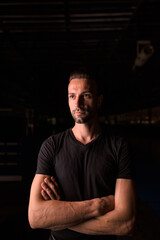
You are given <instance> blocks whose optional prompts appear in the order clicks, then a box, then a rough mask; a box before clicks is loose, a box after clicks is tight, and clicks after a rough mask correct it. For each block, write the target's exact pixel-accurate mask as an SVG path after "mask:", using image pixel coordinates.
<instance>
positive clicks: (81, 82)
mask: <svg viewBox="0 0 160 240" xmlns="http://www.w3.org/2000/svg"><path fill="white" fill-rule="evenodd" d="M72 91H91V92H96V91H97V86H96V83H95V81H93V80H90V79H87V78H74V79H72V80H71V81H70V83H69V85H68V92H72Z"/></svg>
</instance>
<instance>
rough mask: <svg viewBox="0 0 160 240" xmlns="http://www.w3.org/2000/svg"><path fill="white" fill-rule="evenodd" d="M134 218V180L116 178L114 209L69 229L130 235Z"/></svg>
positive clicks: (103, 233)
mask: <svg viewBox="0 0 160 240" xmlns="http://www.w3.org/2000/svg"><path fill="white" fill-rule="evenodd" d="M135 218H136V192H135V186H134V182H133V181H132V180H128V179H118V180H117V183H116V191H115V208H114V210H113V211H110V212H108V213H106V214H104V215H103V216H100V217H96V218H93V219H91V220H88V221H86V222H84V223H82V224H79V225H77V226H74V227H72V228H70V229H72V230H74V231H77V232H81V233H85V234H93V235H132V232H133V230H134V224H135Z"/></svg>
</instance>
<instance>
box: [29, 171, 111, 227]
mask: <svg viewBox="0 0 160 240" xmlns="http://www.w3.org/2000/svg"><path fill="white" fill-rule="evenodd" d="M46 177H49V176H46V175H41V174H36V175H35V177H34V180H33V183H32V186H31V192H30V200H29V207H28V218H29V223H30V226H31V227H32V228H46V229H52V230H62V229H65V228H69V227H72V226H74V225H78V224H80V223H82V222H85V221H87V220H89V219H91V218H94V217H98V216H101V215H103V214H105V213H106V212H107V211H108V208H110V199H108V198H96V199H92V200H87V201H79V202H78V201H77V202H65V201H59V200H56V199H52V200H44V198H43V197H42V195H41V190H42V189H41V183H42V182H43V181H44V179H45V178H46Z"/></svg>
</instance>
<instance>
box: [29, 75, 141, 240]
mask: <svg viewBox="0 0 160 240" xmlns="http://www.w3.org/2000/svg"><path fill="white" fill-rule="evenodd" d="M102 100H103V96H102V94H100V93H99V88H98V84H97V82H96V81H95V79H94V78H93V77H92V76H90V75H88V74H87V73H86V72H81V71H80V72H73V73H72V74H71V75H70V80H69V84H68V103H69V108H70V111H71V114H72V116H73V119H74V121H75V125H74V127H73V128H72V129H67V130H66V131H64V132H61V133H57V134H55V135H53V136H51V137H49V138H48V139H47V140H45V141H44V143H43V144H42V146H41V149H40V152H39V156H38V165H37V171H36V175H35V177H34V180H33V183H32V187H31V193H30V202H29V211H28V213H29V223H30V226H31V227H32V228H44V229H50V230H51V235H50V239H56V240H61V239H67V240H72V239H82V240H83V239H84V240H88V239H96V240H101V239H106V240H109V239H116V236H118V235H131V234H132V232H133V229H134V224H135V218H136V197H135V188H134V181H133V180H132V163H131V157H130V153H129V150H128V146H127V144H126V143H125V141H124V140H123V139H122V138H120V137H117V136H114V135H113V134H110V133H109V132H108V131H106V132H105V131H102V129H101V126H100V124H99V121H98V110H99V108H100V107H101V104H102Z"/></svg>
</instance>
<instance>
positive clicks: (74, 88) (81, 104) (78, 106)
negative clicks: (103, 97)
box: [68, 78, 100, 123]
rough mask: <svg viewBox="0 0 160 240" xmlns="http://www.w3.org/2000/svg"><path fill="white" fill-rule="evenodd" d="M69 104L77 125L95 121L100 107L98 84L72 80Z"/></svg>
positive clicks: (69, 88)
mask: <svg viewBox="0 0 160 240" xmlns="http://www.w3.org/2000/svg"><path fill="white" fill-rule="evenodd" d="M68 103H69V108H70V111H71V114H72V117H73V118H74V120H75V122H76V123H86V122H88V121H89V120H91V119H94V117H96V116H97V110H98V108H99V106H100V101H99V97H98V95H97V87H96V83H95V82H94V81H90V80H88V79H86V78H80V79H79V78H75V79H72V80H71V82H70V83H69V85H68Z"/></svg>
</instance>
